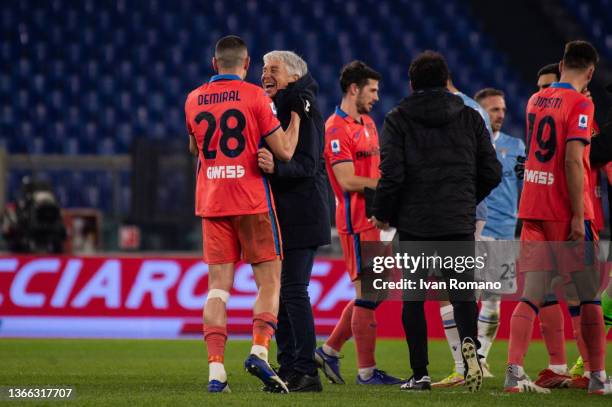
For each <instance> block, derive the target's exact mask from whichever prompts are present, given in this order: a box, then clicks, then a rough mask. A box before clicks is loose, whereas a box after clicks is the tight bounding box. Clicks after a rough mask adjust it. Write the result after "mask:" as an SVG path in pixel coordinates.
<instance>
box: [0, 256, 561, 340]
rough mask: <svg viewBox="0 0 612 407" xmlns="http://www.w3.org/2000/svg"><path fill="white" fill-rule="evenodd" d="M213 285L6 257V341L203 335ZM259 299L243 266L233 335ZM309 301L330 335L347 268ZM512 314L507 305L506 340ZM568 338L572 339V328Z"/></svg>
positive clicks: (396, 317) (317, 284)
mask: <svg viewBox="0 0 612 407" xmlns="http://www.w3.org/2000/svg"><path fill="white" fill-rule="evenodd" d="M207 284H208V266H207V265H206V264H204V263H203V262H202V261H201V260H200V259H198V258H192V257H108V256H105V257H103V256H99V257H69V256H56V257H35V256H15V257H3V258H0V337H2V336H3V337H7V336H12V337H15V336H18V337H128V338H129V337H139V338H140V337H143V338H144V337H151V338H172V337H180V336H182V335H200V334H201V330H202V306H203V304H204V303H205V301H206V293H207ZM256 294H257V288H256V285H255V280H254V279H253V273H252V270H251V267H250V266H249V265H248V264H238V265H237V267H236V274H235V282H234V288H233V290H232V292H231V297H230V300H229V303H228V305H227V309H228V330H229V332H230V333H231V334H234V335H241V334H243V335H249V334H250V332H251V316H252V312H251V310H252V307H253V303H254V301H255V296H256ZM309 294H310V298H311V303H312V305H313V310H314V314H315V323H316V327H317V334H318V335H327V334H329V333H330V332H331V330H332V329H333V327H334V325H335V324H336V322H337V320H338V317H339V316H340V314H341V312H342V309H343V308H344V306H345V305H346V303H347V302H348V301H350V300H352V299H353V298H354V289H353V285H352V283H351V281H350V279H349V278H348V275H347V273H346V271H345V267H344V262H343V261H341V260H337V259H327V258H318V259H317V260H316V261H315V264H314V268H313V271H312V279H311V283H310V287H309ZM513 307H514V303H504V304H502V318H501V328H500V333H499V336H500V337H502V338H503V337H507V335H508V324H509V317H510V314H511V313H512V309H513ZM426 312H427V319H428V329H429V333H430V337H432V338H436V337H437V338H442V337H444V330H443V328H442V323H441V320H440V312H439V306H438V304H437V303H435V302H428V303H427V305H426ZM376 314H377V319H378V333H379V336H380V337H391V338H403V337H404V332H403V329H402V325H401V303H400V302H395V301H393V302H391V301H389V302H386V303H383V304H382V305H381V306H380V307H379V308H378V310H377V313H376ZM534 331H535V332H536V335H539V332H538V331H539V330H538V329H535V330H534ZM566 331H567V333H568V337H571V330H570V324H569V323H568V324H566Z"/></svg>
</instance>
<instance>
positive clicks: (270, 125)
mask: <svg viewBox="0 0 612 407" xmlns="http://www.w3.org/2000/svg"><path fill="white" fill-rule="evenodd" d="M275 110H276V109H275V107H274V103H273V102H272V100H271V99H270V98H269V97H268V96H266V94H265V93H264V90H263V89H262V88H260V87H259V86H255V85H253V84H251V83H248V82H245V81H243V80H241V78H240V77H239V76H236V75H215V76H213V77H212V78H211V80H210V81H209V82H208V83H205V84H204V85H202V86H200V87H198V88H197V89H195V90H193V91H192V92H191V93H190V94H189V95H188V96H187V101H186V102H185V119H186V122H187V131H188V132H189V134H190V135H192V136H194V137H195V139H196V141H197V145H198V150H199V163H198V172H197V175H196V177H197V180H196V215H198V216H201V217H219V216H235V215H249V214H256V213H264V212H269V211H270V210H271V208H272V207H273V201H272V193H271V190H270V188H269V185H268V183H267V179H266V178H265V177H264V175H263V174H262V172H261V170H260V169H259V167H258V165H257V150H258V148H259V146H260V145H261V140H262V139H263V138H265V137H267V136H268V135H270V134H272V133H274V132H275V131H276V130H277V129H278V128H279V127H280V123H279V121H278V119H277V118H276V111H275Z"/></svg>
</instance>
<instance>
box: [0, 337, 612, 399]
mask: <svg viewBox="0 0 612 407" xmlns="http://www.w3.org/2000/svg"><path fill="white" fill-rule="evenodd" d="M249 349H250V344H249V342H247V341H230V342H229V344H228V348H227V352H226V367H227V370H228V373H229V383H230V387H231V389H232V394H213V395H209V394H207V393H206V391H205V389H206V382H207V380H208V373H207V368H206V352H205V348H204V345H203V344H202V342H200V341H196V340H184V341H157V340H19V339H15V340H13V339H1V340H0V386H19V387H44V386H49V385H63V386H67V385H69V386H74V387H75V389H76V398H75V399H73V400H68V401H63V402H57V401H53V402H51V401H46V402H40V401H39V402H37V404H45V405H54V406H55V405H57V406H59V405H72V406H77V405H79V406H80V405H112V406H118V405H126V406H131V407H134V406H140V405H150V406H158V405H177V406H186V405H197V406H218V407H226V406H239V405H249V406H253V405H258V404H259V405H261V406H265V407H269V406H309V407H315V406H339V407H340V406H341V407H352V406H358V405H359V406H361V405H369V406H372V407H374V406H375V407H383V406H392V405H398V406H399V405H401V406H410V405H412V406H428V407H429V406H452V407H458V406H479V407H491V406H502V405H503V406H521V405H537V406H538V407H544V406H556V407H558V406H561V405H564V406H566V405H574V406H581V405H582V406H608V407H609V406H610V405H612V404H611V403H612V397H597V396H588V395H587V394H586V392H585V391H579V390H569V389H564V390H554V391H553V393H552V394H551V395H539V394H506V393H503V392H502V391H501V390H502V384H503V370H504V366H505V363H504V361H505V355H506V342H498V343H496V344H495V345H494V346H493V349H492V351H491V355H490V356H489V359H490V360H489V362H490V364H491V366H492V368H493V373H494V374H495V375H496V377H495V378H494V379H488V380H485V382H484V386H483V389H482V390H481V392H480V393H477V394H470V393H467V392H465V391H464V390H463V389H462V388H455V389H445V390H435V389H434V390H432V391H431V392H430V393H418V394H415V393H406V392H400V390H399V387H398V386H387V387H381V386H358V385H356V384H353V383H354V380H355V371H356V369H355V353H354V344H353V342H352V341H351V342H349V343H347V345H346V346H345V349H344V354H345V358H344V359H343V366H342V372H343V375H344V378H345V379H346V380H347V382H348V384H346V385H344V386H338V385H331V384H328V383H327V382H325V384H324V391H323V393H319V394H312V393H311V394H285V395H282V394H265V393H261V392H260V391H259V389H260V388H261V384H260V383H259V382H258V381H257V379H255V378H254V377H252V376H250V375H249V374H247V373H246V372H245V371H244V369H243V368H242V362H243V360H244V358H245V357H246V355H247V352H248V350H249ZM272 354H274V349H273V350H272ZM376 354H377V360H378V364H379V367H380V368H381V369H384V370H387V371H388V372H389V373H391V374H394V375H399V376H402V377H407V376H408V375H409V374H410V370H409V367H408V350H407V347H406V345H405V343H404V342H403V341H391V340H381V341H379V343H378V346H377V349H376ZM608 355H609V356H608V361H610V360H611V358H612V344H609V345H608ZM575 356H576V351H575V346H574V344H573V343H570V344H568V357H569V359H570V360H572V361H573V359H574V358H575ZM546 359H547V358H546V354H545V351H544V346H543V344H542V343H541V342H535V343H533V344H532V346H531V348H530V351H529V355H528V357H527V361H526V363H527V366H526V368H527V371H528V373H529V374H530V375H531V377H532V378H533V377H535V376H536V374H537V372H538V370H539V369H540V368H542V367H543V366H545V363H546ZM430 361H431V367H430V374H431V376H432V379H433V380H439V379H440V378H442V377H443V376H445V375H446V374H448V373H449V368H450V366H451V360H450V352H449V350H448V348H447V345H446V343H445V342H442V341H432V342H430ZM608 372H609V373H612V365H611V364H610V363H608ZM0 403H2V404H6V405H23V404H27V403H24V402H23V401H10V402H8V401H4V402H2V401H0Z"/></svg>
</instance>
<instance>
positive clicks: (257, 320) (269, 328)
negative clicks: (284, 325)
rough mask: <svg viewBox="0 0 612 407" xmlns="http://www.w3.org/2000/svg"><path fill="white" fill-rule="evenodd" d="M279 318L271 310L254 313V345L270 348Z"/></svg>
mask: <svg viewBox="0 0 612 407" xmlns="http://www.w3.org/2000/svg"><path fill="white" fill-rule="evenodd" d="M277 322H278V320H277V319H276V316H275V315H274V314H272V313H271V312H260V313H259V314H255V315H253V345H260V346H265V347H266V349H269V348H270V339H272V335H274V331H275V330H276V324H277Z"/></svg>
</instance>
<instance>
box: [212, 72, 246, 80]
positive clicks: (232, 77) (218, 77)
mask: <svg viewBox="0 0 612 407" xmlns="http://www.w3.org/2000/svg"><path fill="white" fill-rule="evenodd" d="M222 80H226V81H234V80H235V81H241V80H242V78H240V76H238V75H234V74H231V73H225V74H219V75H214V76H213V77H212V78H210V81H209V82H216V81H222Z"/></svg>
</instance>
